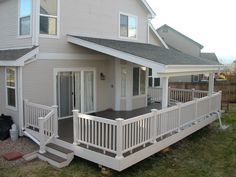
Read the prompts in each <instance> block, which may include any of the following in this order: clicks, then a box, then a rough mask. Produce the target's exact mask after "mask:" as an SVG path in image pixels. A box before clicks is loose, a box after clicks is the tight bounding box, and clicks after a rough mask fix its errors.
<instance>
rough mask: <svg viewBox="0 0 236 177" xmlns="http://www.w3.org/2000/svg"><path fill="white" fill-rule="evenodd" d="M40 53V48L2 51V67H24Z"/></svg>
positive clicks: (0, 52)
mask: <svg viewBox="0 0 236 177" xmlns="http://www.w3.org/2000/svg"><path fill="white" fill-rule="evenodd" d="M37 53H38V47H36V46H34V47H31V48H24V49H8V50H0V66H22V65H24V62H25V61H26V60H29V59H30V58H32V57H33V56H34V55H36V54H37Z"/></svg>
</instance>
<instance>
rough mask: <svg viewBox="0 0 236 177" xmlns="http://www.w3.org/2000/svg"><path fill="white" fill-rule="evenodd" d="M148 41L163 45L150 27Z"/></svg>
mask: <svg viewBox="0 0 236 177" xmlns="http://www.w3.org/2000/svg"><path fill="white" fill-rule="evenodd" d="M149 43H150V44H153V45H157V46H160V47H162V46H163V44H162V43H161V41H160V39H158V37H157V36H156V35H155V34H154V32H153V31H152V30H151V29H150V30H149Z"/></svg>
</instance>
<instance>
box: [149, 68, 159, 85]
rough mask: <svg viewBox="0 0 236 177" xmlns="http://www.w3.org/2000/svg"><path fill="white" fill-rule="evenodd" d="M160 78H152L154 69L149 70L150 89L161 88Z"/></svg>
mask: <svg viewBox="0 0 236 177" xmlns="http://www.w3.org/2000/svg"><path fill="white" fill-rule="evenodd" d="M160 82H161V81H160V78H157V77H152V69H151V68H149V70H148V86H149V87H160V85H161V83H160Z"/></svg>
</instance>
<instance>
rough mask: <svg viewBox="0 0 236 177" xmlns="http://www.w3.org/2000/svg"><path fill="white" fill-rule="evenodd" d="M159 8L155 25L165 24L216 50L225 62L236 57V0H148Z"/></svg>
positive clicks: (209, 49) (154, 8)
mask: <svg viewBox="0 0 236 177" xmlns="http://www.w3.org/2000/svg"><path fill="white" fill-rule="evenodd" d="M147 2H148V3H149V5H150V6H151V7H152V9H153V10H154V11H155V12H156V18H155V19H153V20H152V24H153V25H154V27H156V28H158V27H160V26H162V25H164V24H167V25H169V26H170V27H172V28H174V29H176V30H177V31H179V32H181V33H183V34H184V35H186V36H188V37H190V38H191V39H193V40H194V41H196V42H198V43H200V44H202V45H203V46H204V48H203V50H202V51H203V52H215V53H216V55H217V57H218V58H219V60H220V61H221V62H223V63H231V62H232V61H233V60H236V1H235V0H197V1H196V0H194V1H193V0H178V1H176V0H147Z"/></svg>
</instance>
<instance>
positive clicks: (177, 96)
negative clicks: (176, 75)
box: [148, 87, 208, 103]
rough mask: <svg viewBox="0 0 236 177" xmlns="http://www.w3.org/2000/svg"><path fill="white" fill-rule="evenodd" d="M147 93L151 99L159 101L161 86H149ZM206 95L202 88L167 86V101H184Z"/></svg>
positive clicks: (206, 92)
mask: <svg viewBox="0 0 236 177" xmlns="http://www.w3.org/2000/svg"><path fill="white" fill-rule="evenodd" d="M148 95H149V97H150V98H151V101H157V102H161V99H162V88H155V87H149V88H148ZM207 95H208V91H203V90H195V89H177V88H169V103H171V102H181V103H186V102H188V101H192V100H194V98H203V97H206V96H207Z"/></svg>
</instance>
